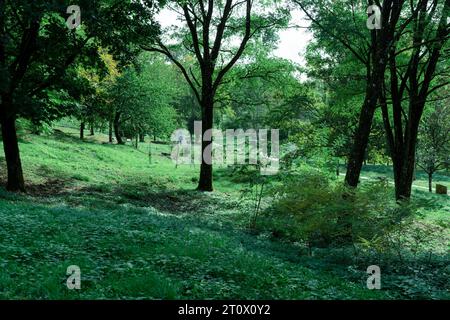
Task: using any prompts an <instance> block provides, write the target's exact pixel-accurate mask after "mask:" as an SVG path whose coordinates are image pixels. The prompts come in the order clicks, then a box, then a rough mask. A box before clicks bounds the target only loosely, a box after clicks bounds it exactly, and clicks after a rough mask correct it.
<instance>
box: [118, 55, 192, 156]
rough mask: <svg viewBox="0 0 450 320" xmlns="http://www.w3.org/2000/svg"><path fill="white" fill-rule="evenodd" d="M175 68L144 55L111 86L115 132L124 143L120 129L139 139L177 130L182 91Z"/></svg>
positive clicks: (167, 134)
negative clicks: (177, 110)
mask: <svg viewBox="0 0 450 320" xmlns="http://www.w3.org/2000/svg"><path fill="white" fill-rule="evenodd" d="M177 82H178V83H179V82H180V79H178V77H177V74H176V73H175V70H173V67H172V66H171V65H168V64H166V63H165V62H164V61H163V60H162V59H160V58H159V57H155V56H154V55H151V54H143V55H141V56H140V58H139V59H138V62H137V64H136V65H135V66H130V67H128V68H126V69H125V70H124V72H123V74H122V76H121V77H119V78H118V80H117V82H116V83H115V84H114V85H113V86H112V87H111V90H110V92H109V98H110V100H111V103H112V107H113V109H114V113H115V117H114V118H115V121H114V131H115V135H116V139H117V142H118V143H119V144H122V143H123V140H122V136H121V132H122V131H124V132H126V133H128V136H129V137H134V138H136V141H137V142H136V147H137V145H138V142H139V141H142V139H141V138H142V137H143V136H145V135H146V134H150V135H152V136H154V137H156V136H159V137H168V136H170V134H171V133H172V132H173V131H174V130H175V129H176V124H177V114H176V110H175V109H174V106H173V104H174V102H175V100H176V98H177V97H178V96H179V95H180V91H181V90H183V84H184V83H181V84H180V85H177Z"/></svg>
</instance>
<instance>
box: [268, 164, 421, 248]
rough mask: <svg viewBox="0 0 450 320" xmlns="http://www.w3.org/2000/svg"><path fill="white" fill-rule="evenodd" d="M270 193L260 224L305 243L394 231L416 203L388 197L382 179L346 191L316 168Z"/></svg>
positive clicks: (355, 238) (314, 244)
mask: <svg viewBox="0 0 450 320" xmlns="http://www.w3.org/2000/svg"><path fill="white" fill-rule="evenodd" d="M273 197H274V203H273V205H272V206H271V207H270V209H269V210H267V211H266V212H265V215H264V219H263V222H262V227H263V228H266V229H269V230H270V231H272V233H273V234H274V235H276V236H281V237H284V238H287V239H289V240H292V241H297V242H303V243H304V244H306V245H308V246H309V247H327V246H330V245H335V244H338V243H339V242H340V241H341V240H342V238H343V237H345V236H346V235H347V233H349V235H350V237H351V239H352V240H353V243H354V244H355V243H358V242H360V241H366V242H367V239H375V238H378V237H381V236H383V235H384V234H386V233H388V232H390V231H392V230H393V229H395V228H396V227H397V226H398V225H399V224H400V222H401V221H403V220H404V219H405V218H407V217H409V216H412V215H413V213H414V212H415V206H414V205H411V204H397V203H396V202H395V201H394V200H391V199H393V196H392V194H391V191H390V189H389V188H388V186H387V183H386V182H376V183H372V184H367V185H366V186H364V187H360V188H358V190H356V191H355V190H346V189H345V188H344V187H343V185H342V182H338V181H332V180H331V179H329V177H328V175H326V174H323V173H321V172H320V171H316V170H306V171H305V170H303V171H302V172H300V173H297V174H291V175H289V176H288V177H286V178H285V179H284V185H280V186H279V187H277V188H276V189H275V191H274V193H273ZM349 226H350V227H349Z"/></svg>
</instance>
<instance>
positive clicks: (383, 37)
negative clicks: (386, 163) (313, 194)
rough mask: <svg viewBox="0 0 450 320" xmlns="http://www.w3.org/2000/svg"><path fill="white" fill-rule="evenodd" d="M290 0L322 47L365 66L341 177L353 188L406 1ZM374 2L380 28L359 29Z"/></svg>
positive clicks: (362, 25) (364, 154) (356, 180)
mask: <svg viewBox="0 0 450 320" xmlns="http://www.w3.org/2000/svg"><path fill="white" fill-rule="evenodd" d="M293 1H294V3H296V4H297V5H298V6H299V7H300V8H301V9H302V10H303V11H304V12H305V14H306V15H307V16H308V18H309V19H310V20H311V21H312V28H313V30H314V33H315V36H316V38H317V39H319V40H322V42H323V43H325V45H324V47H325V48H326V49H328V50H330V49H331V50H332V51H334V52H336V51H339V50H341V51H342V50H345V51H347V52H350V53H351V54H352V55H353V57H354V58H355V59H356V60H357V61H358V62H359V63H361V65H362V66H363V67H364V69H365V89H364V92H365V93H364V101H363V104H362V106H361V109H360V112H359V119H358V125H357V129H356V130H355V133H354V138H353V143H352V148H351V150H350V154H349V158H348V164H347V173H346V177H345V181H346V184H347V185H348V186H351V187H356V186H357V185H358V182H359V176H360V174H361V168H362V165H363V161H364V158H365V156H366V150H367V145H368V143H369V136H370V132H371V128H372V122H373V118H374V114H375V110H376V109H377V107H378V106H379V99H380V92H381V90H382V87H383V80H384V74H385V70H386V67H387V56H388V52H389V50H390V48H391V46H392V45H393V43H394V40H395V31H396V27H397V26H398V25H399V21H400V15H401V12H402V7H403V5H404V3H405V2H406V1H404V0H399V1H394V0H384V1H383V2H382V3H379V2H378V1H372V0H369V1H367V2H364V3H362V4H361V3H357V2H355V1H339V2H333V3H330V2H329V1H326V0H323V1H316V0H315V1H299V0H293ZM375 3H377V4H378V5H379V6H381V28H380V29H376V28H375V29H373V30H370V31H369V30H367V29H366V30H367V32H362V31H361V28H365V26H366V20H367V16H366V15H365V13H366V12H367V7H368V6H370V5H374V4H375ZM330 7H331V8H330ZM401 28H403V26H400V29H401ZM363 30H364V29H363Z"/></svg>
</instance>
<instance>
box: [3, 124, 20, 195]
mask: <svg viewBox="0 0 450 320" xmlns="http://www.w3.org/2000/svg"><path fill="white" fill-rule="evenodd" d="M1 125H2V139H3V149H4V151H5V159H6V167H7V170H8V182H7V185H6V189H7V190H8V191H13V192H17V191H22V192H25V182H24V179H23V171H22V162H21V160H20V152H19V142H18V139H17V131H16V118H15V116H8V117H3V116H2V119H1Z"/></svg>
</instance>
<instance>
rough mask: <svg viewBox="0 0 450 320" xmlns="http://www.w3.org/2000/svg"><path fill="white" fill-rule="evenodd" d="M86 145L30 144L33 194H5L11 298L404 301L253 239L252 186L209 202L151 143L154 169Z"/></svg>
mask: <svg viewBox="0 0 450 320" xmlns="http://www.w3.org/2000/svg"><path fill="white" fill-rule="evenodd" d="M76 135H77V131H76V130H72V131H70V130H64V132H62V131H56V132H55V133H54V134H53V135H52V136H32V135H24V136H23V137H22V142H21V144H20V148H21V152H22V159H23V166H24V168H25V174H26V180H27V184H28V189H29V193H28V194H11V193H8V192H6V191H4V189H0V226H1V228H0V266H1V271H0V298H1V299H392V298H396V297H399V293H398V292H397V291H396V290H395V288H391V289H388V290H380V291H371V290H368V289H367V288H366V279H367V275H366V273H365V272H366V270H365V268H359V269H356V270H355V269H352V271H349V265H345V264H340V265H338V264H336V263H334V262H332V261H328V260H327V259H326V257H325V256H326V253H325V254H323V255H322V257H320V256H321V254H320V252H318V253H317V257H316V258H312V257H307V256H305V255H303V254H302V251H301V250H300V248H299V247H298V245H296V244H293V243H287V242H283V241H278V240H274V239H271V238H270V237H268V236H267V235H265V234H254V233H251V232H249V231H248V230H247V229H246V228H245V227H244V226H245V221H247V220H246V219H247V218H248V215H249V213H248V212H249V206H248V205H247V204H246V203H245V201H241V200H240V199H239V197H238V196H237V195H238V194H239V190H240V188H241V187H242V186H241V185H238V184H236V183H235V182H233V180H231V179H230V175H229V172H228V171H227V170H226V169H221V170H217V171H216V173H215V180H216V181H215V187H216V189H217V191H216V192H214V193H204V194H203V193H197V192H195V191H194V190H193V189H194V188H195V186H196V182H195V181H196V179H197V176H198V168H195V167H192V166H180V167H178V168H177V169H175V166H174V164H173V163H172V162H171V161H170V159H168V158H167V157H166V156H164V155H162V153H163V152H164V153H167V152H170V148H169V146H167V145H161V144H152V145H151V149H152V162H151V163H150V161H149V156H148V148H149V144H148V143H147V144H141V145H140V148H139V149H138V150H136V149H134V148H132V147H131V146H129V145H125V146H118V145H109V144H102V142H104V138H105V137H104V136H103V135H98V136H95V137H93V138H91V137H88V138H87V141H85V142H81V141H79V139H77V138H76ZM0 162H1V166H0V168H1V170H2V171H0V177H1V179H2V180H3V181H2V182H4V177H5V172H4V167H5V166H4V160H3V159H0ZM447 204H448V203H447ZM447 204H444V205H443V208H445V206H446V205H447ZM441 209H442V208H441ZM441 209H439V210H441ZM439 212H440V211H439ZM439 215H442V217H441V218H443V217H444V214H443V213H439ZM436 219H439V218H436ZM70 265H78V266H79V267H80V268H81V273H82V275H81V279H82V280H81V281H82V282H81V290H68V289H67V287H66V279H67V277H68V276H67V275H66V269H67V267H68V266H70Z"/></svg>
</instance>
